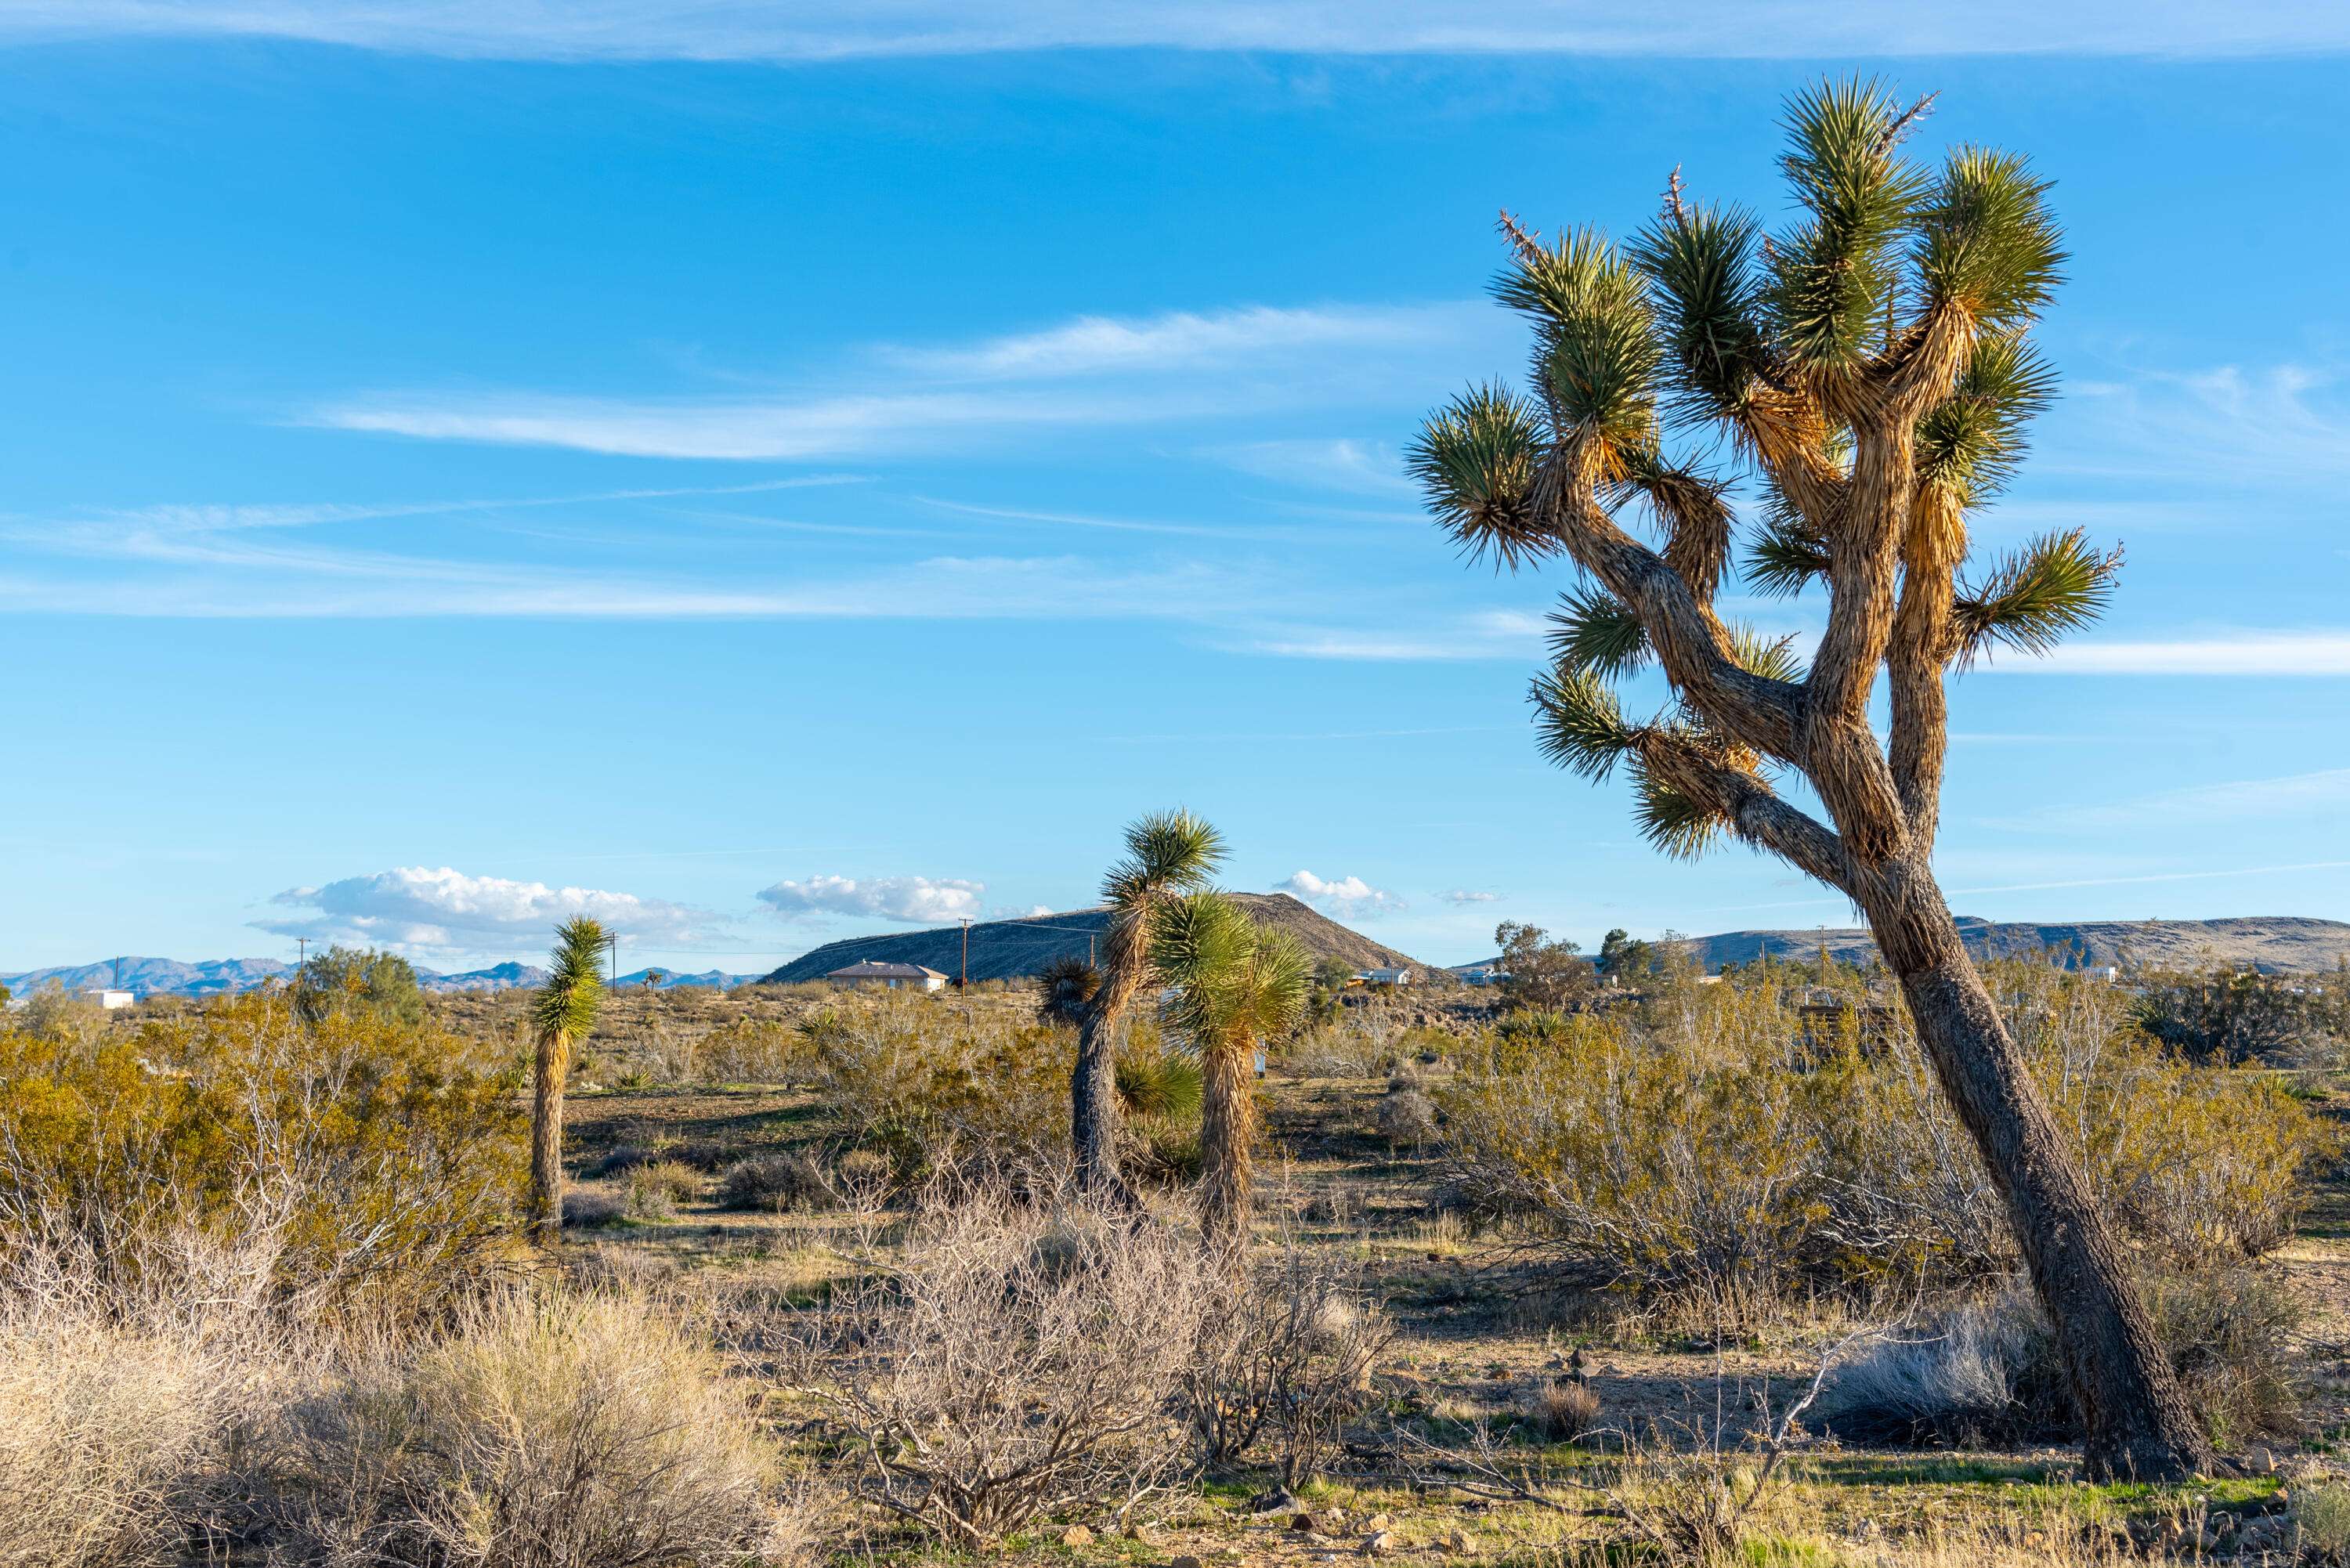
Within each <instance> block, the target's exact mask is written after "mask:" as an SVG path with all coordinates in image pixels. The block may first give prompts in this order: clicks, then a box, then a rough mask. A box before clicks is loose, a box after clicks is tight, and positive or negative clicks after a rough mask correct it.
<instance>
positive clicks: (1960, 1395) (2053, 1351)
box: [1814, 1268, 2303, 1446]
mask: <svg viewBox="0 0 2350 1568" xmlns="http://www.w3.org/2000/svg"><path fill="white" fill-rule="evenodd" d="M2146 1283H2147V1302H2148V1304H2149V1308H2150V1310H2151V1312H2152V1314H2153V1316H2154V1324H2155V1333H2156V1335H2157V1337H2158V1338H2159V1339H2160V1341H2161V1342H2162V1345H2163V1348H2164V1350H2165V1351H2166V1353H2167V1354H2168V1355H2169V1357H2170V1362H2171V1365H2172V1366H2173V1367H2174V1368H2175V1369H2176V1370H2177V1372H2178V1377H2179V1381H2180V1384H2181V1386H2182V1387H2183V1388H2184V1391H2185V1393H2186V1395H2187V1398H2188V1402H2189V1405H2191V1406H2192V1407H2194V1409H2195V1410H2196V1412H2197V1414H2198V1415H2199V1417H2201V1419H2202V1422H2203V1425H2204V1428H2205V1429H2206V1431H2207V1432H2208V1433H2209V1435H2210V1438H2211V1439H2212V1441H2213V1442H2215V1443H2218V1444H2220V1445H2222V1446H2234V1445H2238V1444H2241V1443H2244V1442H2248V1441H2251V1440H2252V1439H2254V1438H2276V1437H2282V1436H2283V1435H2286V1434H2288V1433H2290V1432H2292V1431H2293V1430H2294V1429H2295V1428H2297V1427H2298V1426H2299V1423H2300V1419H2301V1408H2300V1407H2301V1396H2300V1388H2299V1384H2298V1380H2297V1378H2296V1376H2295V1374H2294V1372H2293V1337H2294V1335H2295V1334H2296V1332H2297V1331H2298V1329H2299V1327H2300V1324H2301V1322H2302V1317H2303V1314H2302V1312H2301V1310H2300V1308H2299V1307H2298V1306H2296V1305H2295V1304H2294V1303H2293V1300H2292V1298H2291V1297H2290V1296H2289V1295H2287V1294H2286V1293H2284V1292H2283V1291H2282V1289H2280V1288H2279V1287H2278V1286H2277V1284H2276V1283H2275V1282H2273V1281H2272V1280H2270V1279H2268V1278H2266V1277H2265V1276H2263V1275H2261V1274H2259V1273H2257V1272H2252V1271H2250V1270H2246V1269H2241V1268H2234V1269H2223V1270H2219V1271H2216V1272H2205V1273H2200V1274H2190V1275H2185V1276H2178V1275H2164V1276H2157V1277H2155V1278H2153V1279H2150V1280H2148V1281H2147V1282H2146ZM1814 1421H1815V1422H1816V1424H1817V1425H1819V1426H1820V1427H1821V1428H1822V1429H1823V1430H1825V1431H1829V1432H1833V1433H1834V1434H1835V1435H1836V1436H1838V1437H1840V1438H1845V1439H1846V1440H1848V1441H1853V1442H1865V1443H1877V1444H1892V1445H1918V1446H1923V1445H1933V1446H1956V1445H1972V1444H2014V1443H2022V1442H2049V1441H2056V1442H2061V1441H2070V1440H2073V1439H2074V1438H2078V1437H2079V1435H2080V1432H2079V1425H2080V1423H2079V1417H2078V1414H2077V1412H2076V1411H2075V1409H2074V1405H2073V1399H2072V1393H2071V1387H2070V1385H2069V1383H2068V1382H2067V1380H2066V1378H2065V1376H2064V1365H2063V1362H2062V1360H2061V1358H2060V1352H2059V1351H2058V1349H2057V1346H2056V1341H2055V1336H2054V1334H2053V1332H2052V1331H2051V1330H2050V1328H2049V1326H2048V1323H2047V1319H2046V1317H2045V1315H2044V1314H2043V1313H2042V1311H2041V1308H2040V1305H2039V1303H2038V1302H2037V1301H2036V1300H2035V1299H2034V1298H2033V1294H2032V1293H2031V1290H2030V1288H2029V1287H2028V1286H2026V1285H2025V1284H2024V1283H2023V1282H2022V1281H2020V1280H2016V1281H2011V1282H2009V1283H2008V1284H2007V1285H2006V1286H2005V1287H2004V1288H2003V1289H2002V1290H2000V1291H1998V1292H1996V1293H1993V1294H1991V1295H1990V1296H1988V1297H1987V1298H1984V1299H1982V1300H1980V1301H1970V1302H1966V1303H1960V1304H1959V1305H1957V1306H1954V1307H1951V1308H1949V1309H1947V1310H1945V1311H1943V1312H1942V1313H1940V1314H1938V1315H1937V1316H1936V1317H1935V1318H1934V1319H1933V1320H1931V1321H1930V1322H1929V1323H1928V1324H1924V1325H1923V1326H1922V1327H1921V1328H1920V1329H1919V1330H1918V1332H1915V1333H1905V1334H1897V1335H1894V1336H1892V1337H1889V1338H1887V1340H1885V1341H1883V1342H1882V1343H1880V1344H1878V1345H1876V1346H1874V1347H1872V1348H1871V1349H1870V1350H1869V1351H1868V1352H1867V1353H1866V1355H1861V1356H1859V1357H1857V1358H1856V1359H1855V1360H1853V1361H1852V1362H1850V1363H1848V1364H1846V1366H1841V1367H1838V1368H1836V1369H1835V1372H1833V1373H1832V1374H1831V1375H1830V1378H1829V1381H1828V1382H1827V1383H1826V1384H1825V1386H1824V1388H1823V1391H1822V1395H1821V1398H1820V1402H1819V1404H1818V1406H1817V1407H1815V1410H1814Z"/></svg>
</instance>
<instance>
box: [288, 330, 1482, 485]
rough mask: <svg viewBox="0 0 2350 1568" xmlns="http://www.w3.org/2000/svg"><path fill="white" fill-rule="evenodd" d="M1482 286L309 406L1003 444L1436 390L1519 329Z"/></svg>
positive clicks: (431, 419)
mask: <svg viewBox="0 0 2350 1568" xmlns="http://www.w3.org/2000/svg"><path fill="white" fill-rule="evenodd" d="M1507 332H1508V323H1507V321H1506V319H1505V318H1504V317H1503V315H1502V313H1501V312H1500V311H1499V310H1497V309H1495V308H1494V307H1493V306H1490V305H1486V304H1483V303H1482V302H1477V301H1441V302H1436V303H1430V304H1419V305H1404V306H1314V307H1306V308H1279V307H1274V306H1240V307H1235V308H1232V309H1228V310H1221V311H1213V312H1204V313H1202V312H1191V311H1176V312H1171V313H1166V314H1161V315H1158V316H1149V317H1127V318H1117V317H1090V316H1089V317H1076V318H1075V319H1073V320H1070V321H1067V322H1065V323H1062V324H1060V325H1057V326H1055V327H1047V328H1044V329H1041V330H1038V331H1034V332H1027V333H1016V334H1012V335H1008V336H1002V337H989V338H983V339H980V340H978V341H976V342H972V343H961V344H954V343H949V344H940V345H935V346H931V347H907V346H902V345H878V346H874V347H872V348H868V349H866V350H864V351H863V352H862V353H861V354H858V355H851V356H850V357H849V359H848V361H847V363H846V364H845V365H841V366H837V367H832V368H829V369H827V371H826V374H825V378H824V379H825V380H826V382H827V385H830V386H836V387H839V388H841V389H840V390H836V391H828V392H827V393H824V394H822V395H817V396H810V395H806V394H805V393H801V392H796V391H791V390H778V391H776V392H775V393H774V394H772V395H768V396H745V395H744V394H743V391H742V389H740V388H739V387H738V388H730V389H728V390H727V391H726V392H725V393H724V394H723V395H713V396H710V397H666V398H639V397H630V396H625V395H614V396H608V397H581V396H576V395H556V394H552V393H541V392H535V391H531V390H528V389H519V390H509V391H501V392H481V391H473V390H468V391H463V392H455V391H445V390H434V389H407V390H384V391H373V392H361V393H354V394H351V395H349V396H346V397H342V398H338V399H332V400H328V401H326V402H324V403H321V404H319V405H317V406H316V407H313V408H310V409H307V410H302V411H301V412H300V413H299V414H298V415H297V416H296V417H297V419H298V421H300V422H303V423H307V424H311V425H316V426H320V427H324V428H327V429H331V430H344V431H360V432H365V433H371V434H379V435H396V436H405V437H409V438H411V439H415V440H424V441H474V442H484V443H490V444H496V445H507V446H545V447H563V448H569V449H573V450H576V451H581V452H601V453H607V454H610V455H615V456H623V457H653V458H676V459H699V460H721V461H737V462H749V461H769V462H807V461H818V460H824V461H837V460H844V459H847V460H856V459H866V458H871V457H875V456H880V455H889V454H895V453H899V452H903V451H904V450H905V449H906V447H907V446H908V444H909V443H917V444H919V445H920V446H921V447H922V448H923V449H924V450H927V451H931V452H940V451H962V450H969V449H971V448H973V447H976V446H980V445H985V446H987V447H989V448H991V449H993V448H996V447H1000V446H1001V445H1002V443H1003V442H1005V441H1012V440H1017V439H1021V438H1024V437H1035V436H1040V435H1043V434H1045V433H1048V432H1054V431H1069V430H1076V429H1097V428H1113V427H1129V426H1140V425H1159V424H1187V423H1205V424H1214V423H1222V422H1227V421H1233V420H1238V419H1245V418H1249V417H1251V416H1257V415H1262V414H1264V413H1266V412H1269V411H1272V410H1281V409H1290V408H1305V407H1312V408H1325V407H1360V406H1363V405H1364V404H1366V403H1367V402H1376V401H1378V400H1381V399H1383V398H1399V397H1402V396H1404V395H1406V394H1407V393H1409V395H1411V396H1418V395H1419V393H1420V391H1421V390H1423V389H1425V388H1426V387H1427V386H1430V385H1440V384H1443V382H1444V381H1445V380H1447V379H1451V378H1453V377H1454V376H1455V375H1456V374H1457V373H1461V372H1463V371H1464V370H1465V369H1468V368H1471V367H1474V366H1482V364H1483V363H1484V362H1485V361H1486V359H1487V358H1489V357H1490V356H1491V355H1492V353H1494V352H1497V351H1499V350H1500V348H1501V347H1502V345H1503V342H1504V341H1506V338H1507Z"/></svg>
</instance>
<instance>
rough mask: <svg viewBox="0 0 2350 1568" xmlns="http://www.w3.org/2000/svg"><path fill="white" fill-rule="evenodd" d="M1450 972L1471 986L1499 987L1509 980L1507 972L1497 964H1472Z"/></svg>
mask: <svg viewBox="0 0 2350 1568" xmlns="http://www.w3.org/2000/svg"><path fill="white" fill-rule="evenodd" d="M1452 972H1453V973H1455V974H1457V975H1459V976H1460V977H1461V979H1462V980H1463V981H1467V982H1468V983H1469V984H1471V985H1499V984H1501V983H1502V982H1503V981H1505V980H1507V979H1509V978H1510V972H1509V971H1507V970H1505V969H1503V967H1502V966H1501V965H1500V964H1497V963H1472V964H1471V965H1470V966H1469V967H1468V968H1467V969H1461V970H1455V971H1452Z"/></svg>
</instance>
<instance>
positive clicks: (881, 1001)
mask: <svg viewBox="0 0 2350 1568" xmlns="http://www.w3.org/2000/svg"><path fill="white" fill-rule="evenodd" d="M858 1001H860V1002H868V1005H866V1006H863V1007H858V1008H854V1009H851V1008H839V1009H827V1010H825V1011H822V1012H817V1013H816V1014H814V1015H813V1016H812V1017H810V1018H809V1019H808V1020H807V1021H806V1023H804V1024H803V1025H802V1026H801V1027H802V1030H803V1032H804V1033H805V1035H806V1046H807V1051H808V1055H809V1066H808V1069H807V1074H808V1077H809V1079H810V1081H811V1082H812V1084H813V1085H814V1086H815V1087H816V1091H817V1093H818V1094H819V1096H821V1097H822V1098H823V1100H824V1101H825V1103H826V1104H827V1106H830V1107H832V1108H833V1109H834V1110H835V1111H837V1113H839V1115H840V1116H842V1117H843V1118H844V1119H845V1120H846V1121H847V1124H848V1126H849V1127H850V1129H851V1131H852V1133H853V1134H854V1135H855V1137H856V1138H857V1141H858V1142H859V1143H862V1144H864V1145H866V1146H868V1147H872V1148H875V1149H878V1150H879V1151H880V1152H882V1153H883V1154H884V1155H886V1156H887V1157H888V1158H889V1160H890V1163H891V1167H892V1170H893V1174H894V1176H895V1179H897V1180H898V1181H899V1183H900V1184H901V1185H905V1186H909V1187H910V1186H915V1185H919V1184H920V1183H921V1182H922V1181H924V1180H926V1179H928V1178H929V1177H930V1176H931V1175H932V1174H934V1173H936V1172H938V1171H941V1170H946V1169H957V1170H965V1171H966V1172H967V1174H971V1175H972V1176H973V1177H974V1178H977V1179H985V1178H986V1176H987V1175H988V1174H989V1173H1001V1172H1003V1171H1006V1170H1010V1169H1014V1168H1023V1167H1027V1166H1035V1165H1049V1164H1053V1163H1056V1162H1058V1161H1059V1160H1060V1159H1061V1158H1062V1157H1063V1156H1064V1155H1065V1154H1066V1147H1067V1143H1068V1096H1069V1056H1070V1053H1069V1048H1068V1043H1067V1036H1066V1032H1063V1031H1056V1030H1055V1029H1053V1028H1051V1027H1049V1026H1047V1025H1045V1024H1040V1023H1018V1022H1014V1021H1011V1020H1008V1019H1005V1018H1003V1017H1002V1016H1000V1015H993V1014H987V1013H982V1014H979V1015H978V1016H976V1017H975V1018H974V1019H972V1021H971V1022H970V1023H969V1025H968V1027H966V1023H965V1020H964V1017H963V1014H962V1012H961V1011H960V1010H950V1009H947V1008H942V1007H941V1006H939V1005H937V1004H936V1003H935V1002H931V1001H930V1000H928V999H926V998H924V997H921V996H919V995H913V994H904V995H900V994H898V993H886V994H883V995H879V996H875V997H871V998H859V999H858Z"/></svg>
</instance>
